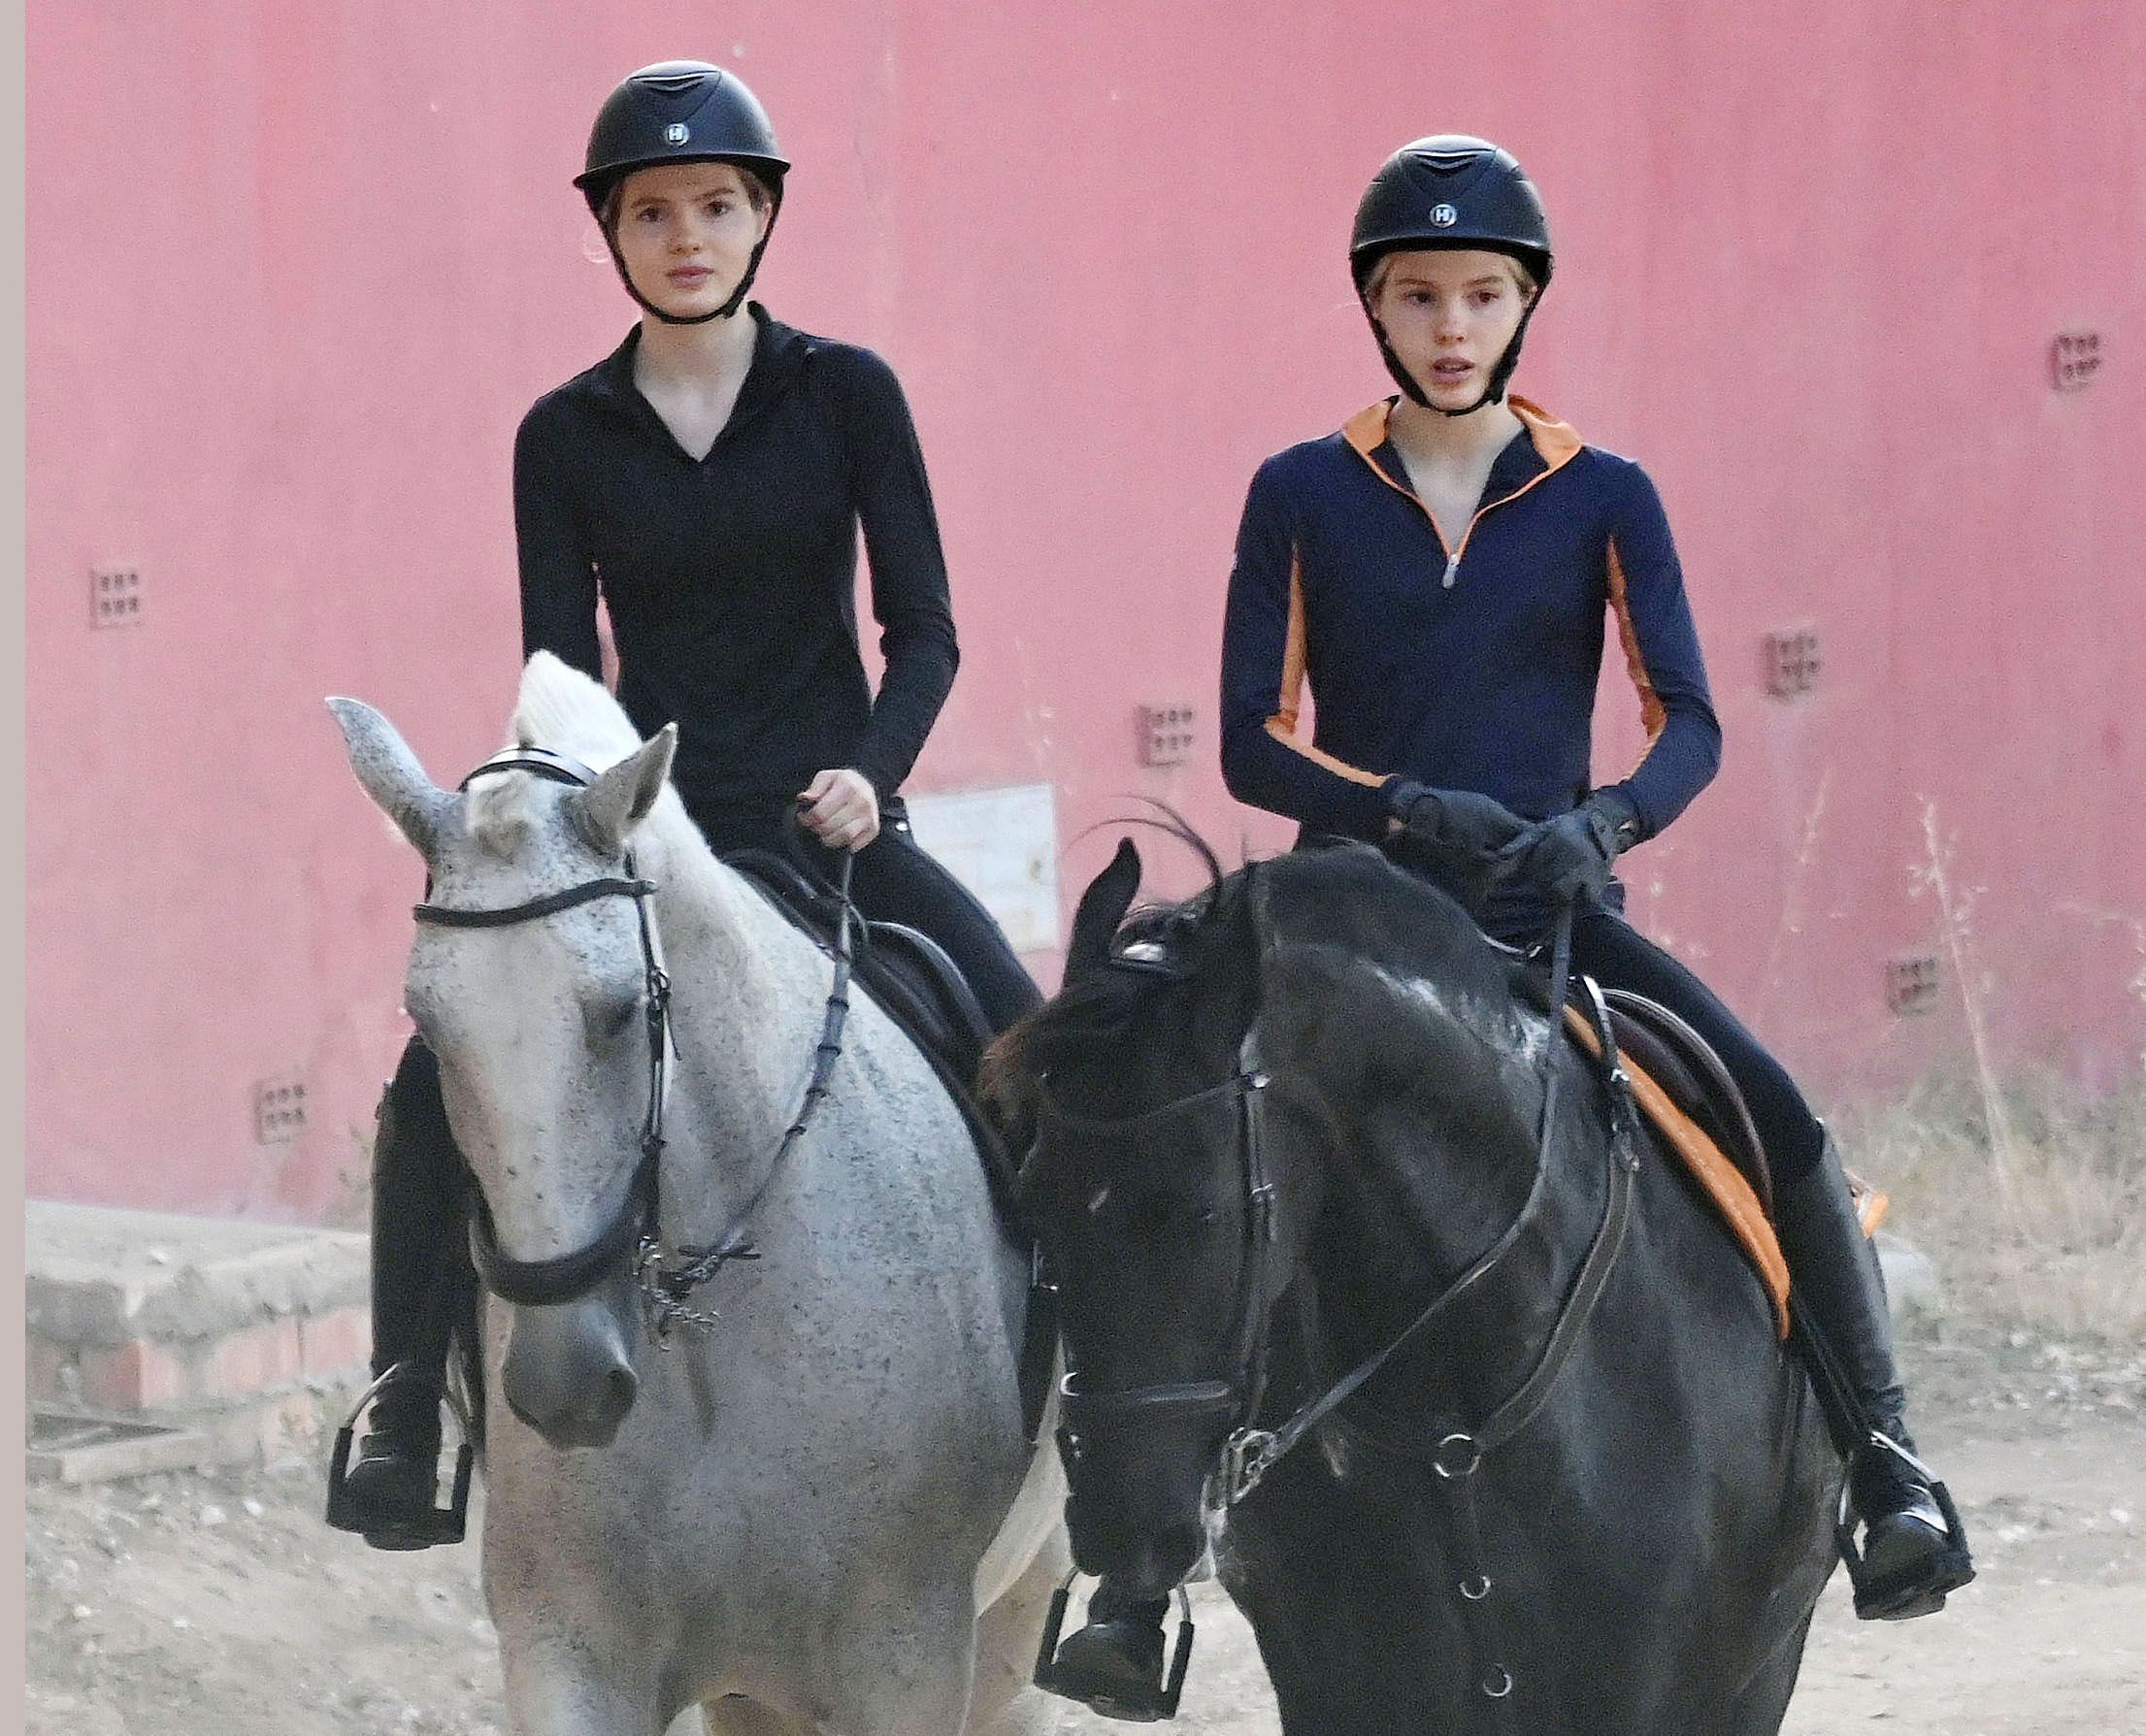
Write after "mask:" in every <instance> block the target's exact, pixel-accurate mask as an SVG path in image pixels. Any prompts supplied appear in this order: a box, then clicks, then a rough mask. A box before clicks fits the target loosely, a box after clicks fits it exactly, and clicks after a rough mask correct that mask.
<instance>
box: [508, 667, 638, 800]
mask: <svg viewBox="0 0 2146 1736" xmlns="http://www.w3.org/2000/svg"><path fill="white" fill-rule="evenodd" d="M512 731H513V737H514V744H515V745H516V746H518V747H548V748H550V749H551V750H552V752H554V753H563V754H570V755H572V756H573V757H574V758H575V759H578V760H580V761H581V762H583V763H584V764H586V765H588V766H590V767H592V768H593V769H594V770H598V771H602V770H605V769H607V768H608V767H611V766H615V765H616V764H617V763H618V762H619V761H620V760H622V759H624V758H625V757H626V756H627V755H628V754H630V753H632V752H633V751H634V750H635V749H636V748H637V747H639V746H640V745H641V735H640V732H639V731H637V730H636V729H635V728H634V726H633V720H632V719H631V718H629V717H628V716H627V715H626V713H625V710H624V708H623V707H622V706H621V705H620V704H619V703H618V702H617V701H616V700H615V699H613V698H612V697H611V694H610V692H609V691H608V690H607V689H606V688H605V687H604V685H603V683H602V682H600V681H592V680H590V679H589V678H588V676H586V675H584V674H583V673H582V672H581V671H579V670H578V669H575V668H574V667H573V666H572V665H570V664H567V663H562V662H561V661H560V660H559V659H558V658H556V657H554V656H553V655H552V654H551V653H550V652H549V651H539V652H538V653H537V654H536V655H535V656H533V657H531V658H530V659H529V662H528V665H527V667H526V668H524V669H523V671H522V673H521V692H520V695H519V697H518V699H517V702H516V704H515V706H514V719H513V723H512Z"/></svg>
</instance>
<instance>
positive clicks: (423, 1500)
mask: <svg viewBox="0 0 2146 1736" xmlns="http://www.w3.org/2000/svg"><path fill="white" fill-rule="evenodd" d="M788 170H789V163H788V161H787V160H786V159H785V158H784V157H783V156H782V154H781V152H780V150H779V149H778V147H776V140H775V133H774V130H773V129H772V128H771V127H770V125H769V123H768V117H767V115H766V114H765V113H764V112H763V111H762V109H761V107H760V104H759V103H758V101H756V100H755V99H754V97H753V94H752V92H751V91H749V90H747V89H746V88H745V86H744V85H743V83H741V82H739V81H738V80H737V79H736V78H735V77H733V76H732V75H730V74H728V73H726V72H723V71H721V70H719V69H718V68H716V67H713V66H709V65H706V64H703V63H702V62H699V61H671V62H667V63H665V64H662V65H659V66H651V67H647V68H644V70H643V71H641V72H638V73H635V74H634V75H633V76H632V77H631V78H629V79H627V80H626V82H624V83H622V84H621V85H619V87H618V88H617V89H616V90H615V91H613V92H612V94H611V98H610V99H609V100H608V101H607V102H606V103H605V104H604V107H603V110H602V112H601V113H600V114H599V115H597V119H596V125H595V128H594V130H593V131H592V133H591V134H590V137H589V145H588V158H587V166H586V168H585V169H584V171H583V173H582V174H580V175H579V176H578V177H577V178H576V180H575V184H576V185H577V186H578V187H579V188H580V189H581V192H582V194H583V195H584V196H585V197H586V199H587V201H588V205H589V209H590V211H591V212H593V213H595V215H596V218H597V221H598V223H599V224H600V225H601V226H602V229H603V232H604V236H605V239H606V241H607V242H608V243H609V244H610V246H611V258H612V261H613V262H614V263H615V264H616V266H617V268H618V275H619V278H620V279H621V280H622V281H623V282H624V284H625V287H626V292H627V293H628V294H629V295H630V296H632V297H633V299H634V300H635V301H636V302H637V303H638V304H639V305H640V307H641V319H640V321H639V323H638V324H637V325H636V326H635V327H634V329H633V330H632V331H630V332H629V333H628V334H627V335H626V341H625V342H624V343H623V344H620V345H619V346H618V348H617V349H616V350H614V351H613V352H612V353H611V355H610V356H608V357H606V358H605V359H604V360H603V361H601V362H599V363H598V364H597V365H596V366H595V367H593V368H591V369H589V370H588V371H587V372H586V373H584V374H579V375H577V376H576V377H574V378H572V379H570V380H568V381H567V382H566V384H564V385H562V386H560V387H559V388H558V389H557V390H555V391H552V392H547V393H546V394H545V396H544V397H542V398H540V399H539V400H538V401H537V403H536V405H535V406H534V407H533V408H532V409H530V411H529V413H528V415H527V416H526V417H525V418H524V419H523V422H522V425H521V431H520V434H519V436H518V437H517V438H516V440H515V442H514V525H515V533H516V540H517V543H518V546H519V553H520V566H521V613H522V648H523V651H524V653H525V654H529V653H534V652H536V651H539V650H548V651H551V652H554V653H555V654H557V655H558V656H559V657H561V658H563V659H565V660H566V661H567V662H569V663H571V664H574V665H576V666H577V667H578V668H579V669H581V670H583V671H586V672H587V673H588V674H590V675H591V676H595V677H598V678H601V669H600V662H599V652H598V641H597V631H596V609H597V604H598V600H599V598H601V600H602V602H603V604H604V606H605V608H606V609H607V610H608V612H609V614H610V617H611V631H612V637H613V639H614V640H615V642H616V645H617V650H618V699H619V702H620V704H622V705H623V706H624V707H625V709H626V712H627V714H628V715H629V716H630V717H631V718H632V719H633V721H634V724H635V726H636V727H637V728H638V729H639V730H640V731H641V733H642V734H643V735H644V736H652V735H654V734H655V733H656V732H657V731H658V730H659V729H661V728H662V727H663V726H664V725H665V724H666V723H676V724H677V726H678V744H677V759H676V761H675V763H674V767H673V771H672V777H673V780H674V782H675V783H676V785H677V790H678V794H679V795H680V797H681V798H682V799H683V800H684V802H685V805H686V809H687V811H688V812H689V813H691V814H692V816H693V818H694V820H695V821H696V823H697V824H698V825H699V826H700V828H701V830H702V831H703V833H705V834H706V835H707V836H708V839H709V842H710V844H712V845H713V846H714V847H715V848H716V849H717V850H718V851H732V850H738V849H744V848H757V849H761V850H772V851H776V852H780V851H781V849H782V847H783V841H784V840H783V829H784V826H785V824H786V823H787V820H788V817H789V816H790V814H791V813H792V812H793V811H794V812H795V813H796V814H797V815H798V817H799V818H800V819H801V820H802V822H803V824H804V825H805V827H806V828H808V829H809V831H810V832H811V833H812V834H813V835H815V836H816V837H817V839H818V840H819V842H820V844H821V845H823V846H825V847H826V848H828V849H830V850H838V851H849V852H852V853H853V858H854V862H853V869H852V874H853V878H852V891H853V895H854V897H855V899H856V902H857V905H858V907H859V909H860V910H861V911H862V912H863V913H864V915H865V916H867V917H868V918H872V919H874V920H882V921H895V922H900V923H904V924H907V925H908V926H909V927H912V928H915V929H919V930H921V931H922V932H923V933H924V934H927V935H929V936H930V937H931V938H933V939H934V940H936V941H938V942H939V944H940V945H941V947H943V948H944V949H945V950H946V952H947V953H948V954H950V955H951V956H952V958H953V960H954V962H955V964H956V965H958V966H960V967H961V970H962V972H963V974H964V975H965V976H967V978H968V980H969V983H970V985H971V987H972V988H973V989H974V991H975V993H976V998H977V999H978V1001H979V1002H980V1003H981V1005H982V1008H983V1011H984V1013H985V1015H986V1016H987V1017H988V1018H989V1020H990V1021H991V1023H992V1025H993V1027H994V1029H1002V1030H1003V1029H1004V1028H1005V1027H1006V1026H1007V1025H1008V1024H1010V1023H1011V1022H1012V1021H1013V1020H1014V1019H1015V1018H1016V1017H1018V1016H1019V1015H1020V1014H1021V1013H1023V1012H1025V1011H1027V1010H1028V1009H1029V1008H1030V1007H1031V1006H1032V1005H1034V1004H1035V1002H1036V999H1037V994H1036V989H1035V986H1034V984H1033V983H1032V982H1031V981H1030V979H1029V977H1028V974H1027V972H1026V971H1025V970H1023V969H1022V967H1021V965H1020V962H1019V961H1018V960H1017V959H1015V958H1014V956H1013V953H1012V950H1011V948H1010V947H1008V945H1007V941H1006V937H1005V935H1004V934H1001V933H1000V931H999V928H998V926H997V924H996V923H994V922H993V921H992V919H991V917H990V916H989V914H988V913H986V912H985V910H984V909H983V907H982V906H981V905H980V904H978V903H977V902H976V901H975V900H974V899H973V898H972V897H970V895H969V894H968V893H967V892H966V891H965V890H964V889H963V888H962V887H961V886H960V885H959V883H958V882H956V881H955V880H954V879H953V877H952V876H951V875H950V874H948V873H947V872H946V871H945V869H943V868H941V867H940V866H939V865H938V864H937V863H936V862H934V861H933V860H932V859H931V858H930V857H929V856H927V855H926V854H925V853H924V852H923V851H922V850H921V849H919V848H918V847H917V845H916V844H915V842H914V841H913V840H912V839H911V838H910V836H909V832H908V822H907V819H906V818H905V816H904V812H903V808H902V803H901V799H900V797H899V796H898V795H897V793H896V792H897V791H898V790H899V789H900V787H901V784H902V781H903V779H904V778H905V777H907V776H908V771H909V768H910V766H911V765H912V764H913V763H914V762H915V759H916V756H917V754H918V752H919V751H920V750H921V748H922V747H923V745H924V738H925V736H926V735H927V734H928V733H929V731H930V729H931V727H932V722H933V720H934V719H935V718H936V717H937V716H938V714H939V708H940V706H941V704H942V703H943V702H944V700H945V698H946V692H947V689H948V687H949V686H950V685H951V684H952V681H953V678H954V666H955V662H956V650H955V642H954V623H953V615H952V612H951V609H950V606H949V603H948V599H947V589H946V570H945V563H944V561H943V559H942V557H941V552H940V542H939V527H938V523H937V520H936V519H935V518H934V516H933V511H932V499H931V490H930V487H929V485H928V484H927V482H926V480H925V475H924V458H923V454H922V453H921V452H920V451H919V450H918V448H917V442H916V433H915V430H914V428H913V427H912V426H911V424H910V421H909V413H908V405H907V404H906V402H905V401H904V399H903V395H902V388H901V386H900V384H899V383H898V382H897V381H896V379H895V377H894V374H893V371H892V370H891V369H889V368H888V367H887V365H886V363H885V362H883V361H881V360H880V359H879V358H878V357H877V356H876V355H875V354H873V352H872V351H870V350H869V349H862V348H859V347H857V346H856V345H854V344H840V343H836V342H834V341H833V340H830V339H826V338H815V337H811V336H809V335H808V334H806V333H804V332H800V331H796V330H793V329H792V328H791V327H789V326H786V325H783V324H782V323H781V322H780V321H778V320H776V319H772V318H770V317H769V315H768V313H767V311H766V310H765V309H763V308H761V307H760V306H758V305H757V304H754V303H748V302H747V301H746V300H745V293H746V291H747V289H748V288H750V286H751V284H752V279H753V275H754V273H755V272H756V271H757V270H758V268H759V264H760V257H761V254H762V252H763V251H764V250H765V249H766V247H767V245H768V236H769V233H770V231H771V230H773V228H774V227H775V220H776V214H777V213H778V212H779V211H780V209H781V202H782V188H783V180H784V178H785V176H786V175H787V173H788ZM860 526H861V527H862V529H863V533H864V542H865V547H866V549H867V551H868V553H869V554H870V556H871V563H872V605H873V613H874V614H875V617H876V618H877V620H878V623H879V628H880V639H879V644H880V649H881V650H882V652H883V653H884V655H885V672H884V674H883V676H882V678H881V680H880V683H879V689H878V692H877V693H876V694H875V693H874V692H873V690H872V687H871V685H870V683H869V682H868V681H867V679H866V676H865V671H864V665H863V661H862V658H861V655H860V653H859V649H858V642H857V621H856V606H855V586H856V562H857V534H858V530H859V527H860ZM461 1198H462V1181H461V1160H460V1157H459V1154H458V1153H457V1152H456V1151H455V1149H454V1143H453V1139H452V1137H451V1135H450V1134H449V1132H448V1130H447V1126H446V1115H445V1112H444V1110H443V1109H442V1107H441V1102H440V1088H439V1075H438V1070H437V1064H436V1063H435V1062H434V1060H433V1058H432V1056H431V1054H430V1053H429V1052H428V1051H427V1050H426V1049H425V1048H424V1046H423V1044H422V1043H420V1042H417V1041H415V1040H413V1042H412V1044H411V1046H410V1047H409V1049H408V1050H407V1051H406V1052H405V1054H404V1058H403V1063H402V1065H401V1067H400V1068H399V1069H398V1070H397V1073H396V1076H395V1079H394V1082H393V1083H392V1084H391V1085H390V1086H389V1087H388V1090H387V1095H386V1097H385V1098H384V1099H383V1101H382V1102H381V1105H380V1131H379V1137H378V1140H377V1141H376V1144H375V1148H374V1184H373V1343H374V1349H373V1368H374V1372H375V1374H376V1375H378V1374H382V1373H384V1372H386V1371H387V1370H389V1369H393V1370H394V1371H395V1372H394V1373H393V1375H392V1376H391V1377H390V1378H389V1379H388V1381H387V1382H386V1384H385V1385H384V1386H383V1387H382V1389H381V1391H380V1396H379V1399H378V1401H377V1402H376V1404H375V1406H374V1409H373V1416H372V1424H371V1428H372V1432H371V1433H369V1434H367V1435H366V1437H365V1438H364V1441H363V1443H362V1446H361V1451H360V1454H359V1457H358V1460H357V1462H356V1463H355V1464H354V1465H352V1466H351V1468H350V1471H349V1474H348V1477H347V1481H346V1484H345V1487H344V1498H343V1501H342V1502H341V1503H339V1505H340V1507H341V1508H342V1509H343V1510H344V1512H345V1514H346V1516H347V1518H348V1520H349V1525H348V1528H350V1529H353V1530H358V1531H362V1532H363V1533H364V1535H365V1538H366V1541H367V1542H369V1543H371V1544H373V1545H375V1546H376V1547H378V1548H381V1549H413V1548H422V1547H424V1545H425V1544H427V1543H429V1542H432V1541H435V1540H436V1539H437V1534H438V1527H437V1526H436V1524H435V1523H433V1520H432V1513H433V1493H434V1483H435V1473H436V1468H437V1464H438V1459H439V1454H440V1404H441V1394H442V1390H443V1378H444V1370H445V1363H446V1347H447V1335H448V1330H449V1324H450V1322H449V1316H450V1309H449V1307H448V1306H446V1303H447V1302H448V1301H449V1300H450V1299H451V1298H452V1297H453V1296H454V1295H455V1294H458V1293H460V1291H461V1290H462V1288H463V1283H462V1282H458V1281H457V1280H458V1279H460V1277H461V1275H460V1274H459V1273H458V1272H456V1271H455V1269H454V1266H453V1263H452V1262H457V1261H462V1260H464V1259H466V1255H465V1254H464V1253H463V1252H462V1249H463V1243H462V1233H463V1231H462V1220H461V1210H460V1206H461ZM464 1282H466V1280H465V1281H464Z"/></svg>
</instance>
